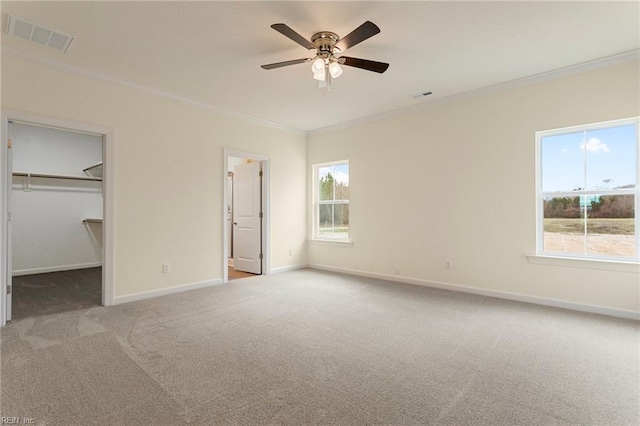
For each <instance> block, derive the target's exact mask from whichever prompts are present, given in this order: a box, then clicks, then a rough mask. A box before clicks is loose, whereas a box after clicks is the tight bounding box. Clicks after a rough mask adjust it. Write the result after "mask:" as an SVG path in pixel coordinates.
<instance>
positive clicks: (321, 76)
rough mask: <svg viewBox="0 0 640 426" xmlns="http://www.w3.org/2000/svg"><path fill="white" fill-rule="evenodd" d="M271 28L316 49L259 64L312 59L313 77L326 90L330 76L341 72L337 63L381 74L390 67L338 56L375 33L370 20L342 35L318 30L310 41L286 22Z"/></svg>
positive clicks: (277, 65) (283, 64)
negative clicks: (310, 54)
mask: <svg viewBox="0 0 640 426" xmlns="http://www.w3.org/2000/svg"><path fill="white" fill-rule="evenodd" d="M271 28H273V29H274V30H276V31H278V32H279V33H280V34H282V35H284V36H285V37H288V38H290V39H291V40H293V41H295V42H296V43H298V44H299V45H300V46H302V47H304V48H305V49H308V50H309V51H311V52H313V53H315V56H314V57H313V58H302V59H293V60H291V61H284V62H276V63H273V64H267V65H262V68H263V69H265V70H272V69H275V68H281V67H286V66H289V65H296V64H302V63H306V62H312V64H311V71H313V78H314V79H316V80H318V87H324V88H326V90H327V91H329V90H330V87H331V79H332V78H338V77H340V75H341V74H342V68H341V67H340V65H347V66H350V67H355V68H361V69H363V70H367V71H373V72H377V73H380V74H382V73H383V72H385V71H386V70H387V68H389V64H387V63H384V62H376V61H371V60H368V59H360V58H352V57H349V56H338V55H340V54H341V53H342V52H344V51H345V50H347V49H349V48H350V47H353V46H355V45H356V44H358V43H361V42H363V41H365V40H366V39H368V38H370V37H373V36H374V35H376V34H378V33H379V32H380V28H378V26H377V25H376V24H374V23H373V22H370V21H367V22H365V23H364V24H362V25H360V26H359V27H358V28H356V29H355V30H353V31H351V32H350V33H349V34H347V35H346V36H345V37H343V38H340V37H338V35H337V34H336V33H333V32H331V31H321V32H319V33H315V34H314V35H313V36H311V40H310V41H309V40H307V39H306V38H304V37H303V36H301V35H300V34H298V33H297V32H295V31H294V30H293V29H291V27H289V26H287V25H286V24H273V25H271Z"/></svg>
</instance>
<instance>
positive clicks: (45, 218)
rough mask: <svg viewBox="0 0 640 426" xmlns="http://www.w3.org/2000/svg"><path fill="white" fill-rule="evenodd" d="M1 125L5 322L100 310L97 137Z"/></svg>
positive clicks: (28, 125) (101, 245)
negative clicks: (5, 140) (5, 180)
mask: <svg viewBox="0 0 640 426" xmlns="http://www.w3.org/2000/svg"><path fill="white" fill-rule="evenodd" d="M7 126H8V130H7V133H8V135H9V138H10V143H9V146H8V153H9V155H8V156H7V159H8V161H7V169H8V171H9V172H10V175H11V180H10V187H9V188H7V205H8V211H9V212H10V216H9V218H8V219H9V220H8V232H7V259H8V260H7V269H8V274H7V275H8V279H7V284H8V285H7V287H8V299H7V302H8V303H7V304H6V320H11V319H14V320H17V319H22V318H26V317H35V316H38V315H42V314H51V313H62V312H69V311H74V310H79V309H85V308H89V307H92V306H100V305H102V304H103V303H104V299H105V295H104V294H103V289H104V283H103V276H104V274H103V270H102V266H103V258H104V254H103V253H104V243H103V229H102V225H103V212H104V199H103V167H104V163H103V152H104V147H103V142H104V141H103V139H104V137H103V135H102V134H97V133H91V132H85V131H78V130H70V129H66V128H58V127H52V126H46V125H41V124H35V123H32V122H26V121H17V120H9V121H8V123H7Z"/></svg>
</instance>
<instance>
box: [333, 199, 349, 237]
mask: <svg viewBox="0 0 640 426" xmlns="http://www.w3.org/2000/svg"><path fill="white" fill-rule="evenodd" d="M333 226H334V228H333V232H334V238H337V239H341V240H346V239H349V204H336V205H335V206H334V207H333Z"/></svg>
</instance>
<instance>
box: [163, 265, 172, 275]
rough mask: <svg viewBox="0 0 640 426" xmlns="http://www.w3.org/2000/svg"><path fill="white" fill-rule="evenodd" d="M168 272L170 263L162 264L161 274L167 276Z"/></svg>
mask: <svg viewBox="0 0 640 426" xmlns="http://www.w3.org/2000/svg"><path fill="white" fill-rule="evenodd" d="M169 272H171V264H170V263H163V264H162V273H163V274H168V273H169Z"/></svg>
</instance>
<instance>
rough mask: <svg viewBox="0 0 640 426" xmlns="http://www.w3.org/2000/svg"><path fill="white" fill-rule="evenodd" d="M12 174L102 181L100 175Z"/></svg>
mask: <svg viewBox="0 0 640 426" xmlns="http://www.w3.org/2000/svg"><path fill="white" fill-rule="evenodd" d="M13 176H23V177H32V178H53V179H68V180H92V181H102V178H100V177H90V176H65V175H50V174H46V173H25V172H13Z"/></svg>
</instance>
